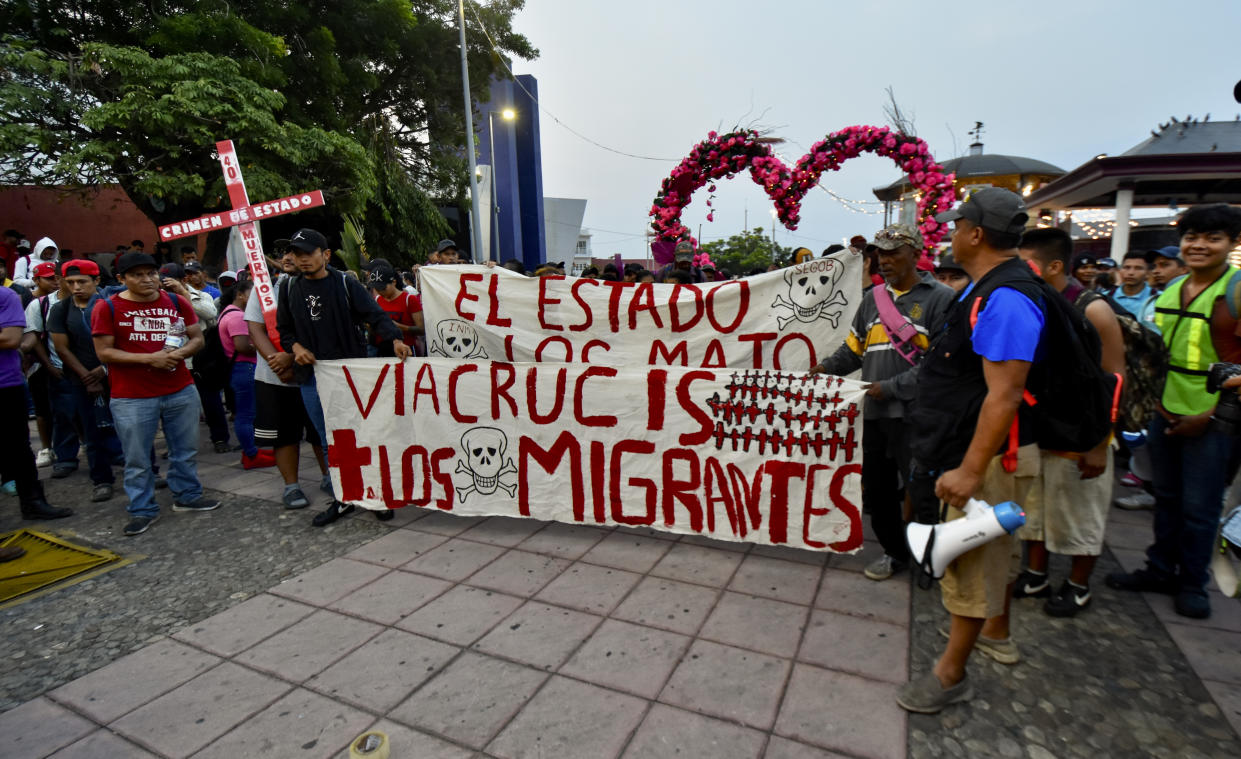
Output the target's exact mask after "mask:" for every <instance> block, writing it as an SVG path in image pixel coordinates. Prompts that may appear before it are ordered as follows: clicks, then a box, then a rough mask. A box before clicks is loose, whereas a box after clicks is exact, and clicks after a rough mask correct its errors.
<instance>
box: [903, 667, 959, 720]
mask: <svg viewBox="0 0 1241 759" xmlns="http://www.w3.org/2000/svg"><path fill="white" fill-rule="evenodd" d="M973 697H974V686H973V685H972V684H971V683H970V678H969V675H968V674H967V675H966V676H965V677H963V678H961V682H959V683H957V684H956V685H954V686H952V687H951V688H945V687H944V686H943V685H942V684H941V683H940V682H939V677H938V676H937V675H936V674H935V673H934V672H927V673H926V674H925V675H923V676H922V677H919V678H918V679H917V680H910V681H909V682H907V683H905V685H904V686H902V687H901V690H900V692H899V693H897V694H896V703H898V704H900V706H901V708H902V709H904V710H905V711H910V712H918V713H919V714H935V713H937V712H939V711H942V710H943V708H944V707H945V706H948V705H949V704H956V703H959V702H961V701H969V700H970V699H971V698H973Z"/></svg>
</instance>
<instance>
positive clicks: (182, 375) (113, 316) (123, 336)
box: [91, 290, 198, 398]
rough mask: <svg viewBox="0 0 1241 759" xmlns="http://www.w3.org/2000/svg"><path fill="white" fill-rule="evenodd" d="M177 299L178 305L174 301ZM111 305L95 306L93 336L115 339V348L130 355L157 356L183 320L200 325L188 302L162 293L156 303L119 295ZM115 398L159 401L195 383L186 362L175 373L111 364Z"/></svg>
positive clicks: (137, 366)
mask: <svg viewBox="0 0 1241 759" xmlns="http://www.w3.org/2000/svg"><path fill="white" fill-rule="evenodd" d="M174 299H175V301H174ZM108 301H109V302H110V303H111V304H112V308H109V307H108V303H97V304H95V310H94V311H93V312H92V313H91V334H92V335H98V336H103V335H112V338H113V347H116V348H119V349H120V350H123V351H129V352H130V353H157V352H159V351H162V350H163V349H164V340H165V339H166V338H167V337H168V327H169V326H170V325H171V324H172V322H173V320H174V319H176V318H177V317H178V316H180V317H181V318H182V319H184V320H185V326H186V327H188V326H190V325H191V324H196V323H197V322H198V316H196V315H195V314H194V309H193V308H191V307H190V304H189V302H188V301H186V300H185V299H184V298H182V297H180V296H177V295H170V294H169V293H167V292H165V291H163V290H160V292H159V298H157V299H156V300H153V301H150V302H147V303H140V302H138V301H132V300H126V299H125V298H122V297H121V296H120V295H113V296H112V297H111V298H108ZM108 376H109V378H111V381H112V397H113V398H156V397H159V396H161V395H172V394H173V393H175V392H178V391H180V390H182V389H184V388H185V387H186V386H187V385H190V384H192V383H193V382H194V378H193V377H191V376H190V370H189V369H187V368H186V367H185V362H184V361H182V362H181V363H179V364H177V368H176V369H173V370H172V371H168V370H167V369H156V368H154V367H150V366H143V365H141V364H109V365H108Z"/></svg>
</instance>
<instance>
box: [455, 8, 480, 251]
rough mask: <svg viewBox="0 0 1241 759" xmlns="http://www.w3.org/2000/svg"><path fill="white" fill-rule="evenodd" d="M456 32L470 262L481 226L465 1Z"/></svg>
mask: <svg viewBox="0 0 1241 759" xmlns="http://www.w3.org/2000/svg"><path fill="white" fill-rule="evenodd" d="M457 32H458V36H459V39H460V42H461V89H462V90H463V91H464V93H465V154H466V156H467V157H468V158H469V162H470V227H471V229H470V232H471V234H470V240H471V244H470V260H471V261H473V262H474V263H477V262H478V256H479V254H480V253H481V252H482V247H483V244H482V234H483V231H482V224H481V223H480V222H479V214H478V175H477V173H476V172H477V171H478V165H477V164H476V163H475V161H474V99H473V98H471V97H470V64H469V61H468V60H467V59H466V48H465V0H457Z"/></svg>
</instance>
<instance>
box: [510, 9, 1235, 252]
mask: <svg viewBox="0 0 1241 759" xmlns="http://www.w3.org/2000/svg"><path fill="white" fill-rule="evenodd" d="M514 27H515V29H516V30H517V31H519V32H521V33H522V34H525V35H526V36H527V37H528V38H529V39H530V40H531V42H532V43H533V44H534V45H535V46H536V47H537V48H538V49H539V50H540V51H541V56H540V58H539V59H538V60H535V61H520V60H519V61H514V65H513V68H514V71H516V73H518V74H533V75H534V76H536V77H537V78H538V81H539V99H540V103H541V106H542V109H543V112H542V113H541V114H540V115H541V128H542V140H543V192H544V195H547V196H551V197H572V198H586V199H587V200H588V203H587V206H586V219H585V226H587V227H589V228H590V229H591V230H592V231H593V232H594V238H593V247H594V253H595V255H596V256H599V257H602V256H605V255H611V254H613V253H621V254H622V255H624V256H626V257H633V258H637V257H642V256H644V255H645V253H644V242H643V238H642V233H643V232H644V230H645V229H646V228H647V226H648V224H649V221H650V220H649V218H648V217H647V212H648V210H649V209H650V206H651V201H652V199H653V198H654V197H655V193H656V192H657V191H658V189H659V186H660V182H661V181H662V180H663V178H664V177H665V176H667V174H668V173H669V171H671V169H672V168H673V167H674V166H675V165H676V163H677V162H679V161H680V159H681V158H682V157H683V156H684V155H685V154H686V153H687V152H688V151H689V149H690V148H691V147H692V146H693V145H694V144H695V143H696V142H698V141H699V140H701V139H703V138H704V137H705V135H706V133H707V132H708V131H710V130H712V129H716V130H726V129H729V128H731V127H733V126H736V125H738V124H740V125H752V126H756V127H759V128H769V129H772V131H773V134H774V135H776V136H780V137H783V138H785V139H786V140H787V142H786V143H785V144H784V145H782V146H779V147H778V151H779V153H780V154H781V155H782V156H783V157H784V158H785V159H786V161H788V162H789V163H792V162H793V161H795V160H796V159H797V158H798V157H800V156H801V155H802V154H803V153H805V152H806V148H808V147H809V145H811V144H812V143H814V142H815V141H817V140H819V139H822V138H823V137H824V136H826V135H827V134H828V133H830V132H833V131H836V130H838V129H840V128H842V127H845V126H849V125H852V124H875V125H881V124H884V123H886V122H885V118H884V112H883V108H884V105H885V103H886V99H887V96H886V94H885V92H884V90H885V88H886V87H888V86H892V87H893V88H894V90H895V92H896V96H897V100H898V102H899V103H900V104H901V106H902V107H903V108H904V109H906V110H907V111H908V112H909V113H910V114H912V115H913V116H914V123H915V127H916V130H917V134H918V136H919V137H921V138H922V139H924V140H926V141H927V142H928V143H929V144H930V146H931V151H932V153H933V154H934V155H935V156H936V157H937V158H939V159H940V160H946V159H948V158H952V157H954V156H956V155H960V154H962V153H964V152H965V150H966V146H967V145H968V144H969V142H970V138H969V136H968V134H967V133H968V131H969V130H970V129H971V128H972V127H973V126H974V122H975V121H982V122H983V123H984V124H985V131H984V133H983V142H984V144H985V146H986V148H985V149H986V152H989V153H1004V154H1008V155H1022V156H1029V157H1032V158H1038V159H1040V160H1044V161H1048V162H1049V163H1052V164H1055V165H1057V166H1059V167H1061V168H1063V169H1065V170H1071V169H1073V168H1074V167H1076V166H1078V165H1080V164H1081V163H1083V162H1085V161H1087V160H1089V159H1090V158H1092V157H1094V156H1095V155H1098V154H1099V153H1108V154H1111V155H1116V154H1119V153H1122V152H1124V151H1125V150H1127V149H1128V148H1130V147H1132V146H1133V145H1135V144H1137V143H1138V142H1140V141H1141V140H1142V139H1144V138H1146V137H1148V136H1149V133H1150V130H1151V129H1152V128H1154V127H1155V126H1156V125H1157V124H1158V123H1159V122H1161V121H1167V120H1168V117H1169V116H1170V115H1176V116H1177V118H1183V117H1184V116H1186V115H1187V114H1191V113H1192V114H1193V115H1195V116H1198V117H1201V116H1203V115H1204V114H1206V113H1210V114H1211V119H1212V120H1219V119H1228V120H1231V119H1233V118H1234V117H1235V116H1236V115H1237V114H1238V113H1241V104H1238V103H1237V102H1235V101H1234V100H1233V96H1232V90H1233V85H1234V84H1235V83H1236V82H1237V81H1238V80H1241V54H1239V51H1241V46H1239V45H1238V44H1237V36H1238V33H1241V2H1238V0H1190V2H1182V3H1169V2H1166V1H1165V2H1148V1H1147V0H1124V1H1123V2H1122V1H1121V0H1076V1H1075V2H1064V1H1063V0H1045V2H1042V3H1038V4H1028V3H1022V4H1018V3H1015V2H1005V1H1003V0H993V2H974V3H928V2H918V1H917V0H887V1H886V2H873V1H869V0H868V1H864V2H837V1H836V0H817V1H816V0H768V1H767V2H753V1H750V2H741V1H740V0H711V1H710V2H708V1H707V0H626V1H625V2H605V1H604V0H527V5H526V8H525V10H523V11H522V12H521V13H520V14H518V16H517V18H516V20H515V23H514ZM552 114H554V115H555V117H557V118H559V119H560V120H561V121H563V122H564V123H565V124H567V125H568V126H570V127H572V128H573V129H575V130H576V131H578V132H581V133H582V134H585V135H587V136H589V137H590V138H591V139H593V140H596V141H598V142H600V143H602V144H604V145H607V146H608V147H611V148H615V149H616V150H619V151H623V152H626V153H633V154H638V155H642V156H650V157H654V158H661V159H668V160H660V161H652V160H642V159H638V158H631V157H626V156H622V155H617V154H614V153H610V152H607V151H605V150H603V149H600V148H598V147H595V146H594V145H591V144H589V143H588V142H585V141H583V140H582V139H580V138H578V137H576V136H574V135H573V134H571V133H570V132H568V131H566V130H565V129H564V128H562V127H561V126H559V125H558V124H557V123H556V122H555V120H554V119H553V118H552ZM897 176H898V170H897V169H896V168H895V164H893V163H892V162H891V161H890V160H888V159H883V158H877V157H874V156H862V157H859V158H856V159H854V160H852V161H850V162H848V163H847V164H845V165H844V167H843V168H842V169H841V171H839V172H836V173H833V174H829V175H825V177H824V181H823V182H822V185H823V186H826V187H828V188H829V189H831V190H832V191H833V192H835V193H837V194H838V195H841V196H843V197H845V198H850V199H855V200H867V201H874V200H875V197H874V195H873V194H872V192H871V189H872V188H873V187H876V186H880V185H885V184H888V183H889V182H891V181H893V180H894V179H896V177H897ZM705 200H706V192H705V190H703V191H700V192H699V194H697V195H695V196H694V203H693V205H691V206H690V208H688V209H687V210H686V214H685V217H684V221H685V223H686V224H687V225H688V226H690V228H691V229H692V230H693V231H694V233H695V234H697V231H698V225H699V224H702V237H703V238H704V239H706V240H712V239H718V238H721V237H727V236H729V235H732V234H735V233H737V232H739V231H741V230H742V229H743V228H744V225H745V212H746V209H747V207H748V212H749V213H748V219H749V225H750V227H755V226H762V227H763V228H764V230H766V231H768V232H770V230H771V221H772V219H771V215H770V210H769V209H770V208H771V206H770V203H769V202H768V201H767V199H766V196H765V195H764V194H763V192H762V191H761V190H760V189H759V188H758V187H757V186H756V185H754V184H753V182H751V180H750V178H749V174H748V173H746V174H744V175H740V176H738V177H736V178H734V179H733V180H731V181H729V182H726V183H724V184H721V185H720V187H719V190H718V192H717V194H716V199H715V201H714V203H715V207H716V209H717V213H716V215H715V221H714V222H706V221H705V215H706V209H705ZM863 207H864V208H867V209H871V210H877V209H879V208H881V206H879V205H876V204H867V205H865V206H863ZM881 222H882V216H874V215H864V214H858V213H853V212H850V211H849V210H846V209H845V208H844V207H843V206H842V204H841V203H839V202H838V201H836V200H834V199H833V198H832V197H830V196H829V195H828V194H827V193H825V192H822V191H815V192H812V193H811V194H810V195H808V196H807V199H806V201H805V202H804V203H803V210H802V221H801V224H800V227H799V229H798V230H797V231H795V232H790V231H789V230H786V229H785V228H784V227H782V226H781V227H778V228H777V230H776V238H777V240H778V241H779V242H781V243H782V244H786V245H793V246H798V245H804V246H806V247H809V248H811V249H813V250H815V251H816V252H817V251H819V250H822V249H823V248H824V247H826V246H827V245H828V244H829V243H831V242H841V241H843V240H844V239H846V238H848V237H849V236H851V235H852V234H856V233H863V234H867V235H870V234H872V233H873V232H874V231H875V230H877V229H878V227H879V226H880V224H881Z"/></svg>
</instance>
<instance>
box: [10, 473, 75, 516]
mask: <svg viewBox="0 0 1241 759" xmlns="http://www.w3.org/2000/svg"><path fill="white" fill-rule="evenodd" d="M21 508H22V519H63V518H65V517H71V516H73V509H69V508H65V507H63V506H61V507H57V506H53V505H51V504H50V503H48V502H47V498H46V497H44V495H43V483H40V482H36V483H35V486H34V488H33V489H31V491H30V492H29V493H27V494H26V495H25V497H24V498H22V499H21Z"/></svg>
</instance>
